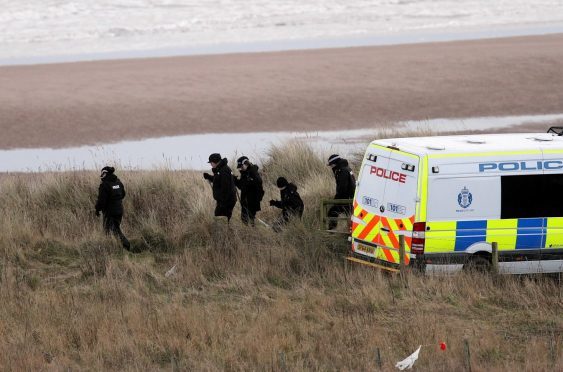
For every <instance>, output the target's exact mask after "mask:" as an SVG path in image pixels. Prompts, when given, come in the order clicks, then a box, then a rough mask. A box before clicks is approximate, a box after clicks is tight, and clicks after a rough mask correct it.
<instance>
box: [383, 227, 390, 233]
mask: <svg viewBox="0 0 563 372" xmlns="http://www.w3.org/2000/svg"><path fill="white" fill-rule="evenodd" d="M381 230H382V231H385V232H390V231H391V230H389V229H388V228H386V227H382V228H381Z"/></svg>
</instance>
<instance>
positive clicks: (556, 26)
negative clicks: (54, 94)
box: [0, 23, 563, 67]
mask: <svg viewBox="0 0 563 372" xmlns="http://www.w3.org/2000/svg"><path fill="white" fill-rule="evenodd" d="M556 34H563V23H553V24H549V25H545V24H518V25H496V26H489V27H488V28H487V29H483V28H482V27H478V26H475V27H464V28H459V29H429V30H405V31H400V32H391V33H387V34H373V35H370V34H367V35H358V36H343V37H323V38H310V39H307V38H302V39H283V40H282V39H280V40H271V41H257V42H242V43H219V44H202V45H191V46H176V47H168V48H160V49H154V48H147V49H142V50H113V51H100V52H94V53H80V54H57V55H44V56H24V57H10V58H0V67H2V66H35V65H43V64H61V63H79V62H101V61H119V60H131V59H153V58H170V57H193V56H211V55H228V54H253V53H276V52H290V51H308V50H319V49H346V48H358V47H379V46H392V45H411V44H428V43H443V42H456V41H472V40H473V41H478V40H488V39H504V38H513V37H527V36H548V35H556Z"/></svg>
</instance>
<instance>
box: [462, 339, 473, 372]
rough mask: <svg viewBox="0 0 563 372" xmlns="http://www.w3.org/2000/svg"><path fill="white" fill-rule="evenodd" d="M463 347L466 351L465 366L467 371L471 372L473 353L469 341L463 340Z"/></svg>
mask: <svg viewBox="0 0 563 372" xmlns="http://www.w3.org/2000/svg"><path fill="white" fill-rule="evenodd" d="M463 346H464V349H465V366H466V367H467V371H469V372H471V351H470V350H469V341H468V340H467V339H464V340H463Z"/></svg>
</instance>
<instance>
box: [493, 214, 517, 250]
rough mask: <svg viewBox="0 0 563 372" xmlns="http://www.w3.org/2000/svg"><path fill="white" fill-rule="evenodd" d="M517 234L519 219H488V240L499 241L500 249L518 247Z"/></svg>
mask: <svg viewBox="0 0 563 372" xmlns="http://www.w3.org/2000/svg"><path fill="white" fill-rule="evenodd" d="M517 236H518V220H517V219H509V220H488V221H487V242H489V243H492V242H497V243H498V249H499V250H505V251H506V250H512V249H516V238H517Z"/></svg>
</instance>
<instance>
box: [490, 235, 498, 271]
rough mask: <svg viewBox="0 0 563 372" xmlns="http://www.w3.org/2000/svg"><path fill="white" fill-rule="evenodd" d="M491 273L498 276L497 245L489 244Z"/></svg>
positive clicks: (495, 243) (494, 243)
mask: <svg viewBox="0 0 563 372" xmlns="http://www.w3.org/2000/svg"><path fill="white" fill-rule="evenodd" d="M491 271H492V273H493V274H494V275H497V274H498V243H497V242H493V243H492V244H491Z"/></svg>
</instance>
